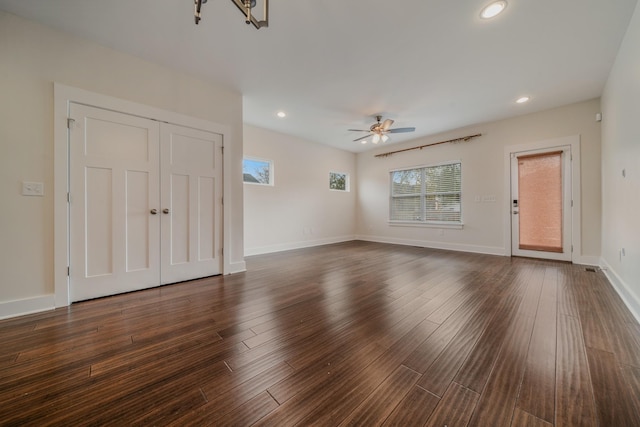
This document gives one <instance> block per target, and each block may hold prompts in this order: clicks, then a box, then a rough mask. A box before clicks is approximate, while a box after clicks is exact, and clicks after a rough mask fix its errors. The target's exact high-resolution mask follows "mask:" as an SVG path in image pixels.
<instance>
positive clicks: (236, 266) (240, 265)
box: [225, 261, 247, 274]
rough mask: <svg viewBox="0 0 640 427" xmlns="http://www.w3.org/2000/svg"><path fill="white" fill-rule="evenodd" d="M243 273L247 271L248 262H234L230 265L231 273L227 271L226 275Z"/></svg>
mask: <svg viewBox="0 0 640 427" xmlns="http://www.w3.org/2000/svg"><path fill="white" fill-rule="evenodd" d="M243 271H247V263H246V262H244V261H240V262H232V263H230V264H229V271H226V272H225V274H235V273H242V272H243Z"/></svg>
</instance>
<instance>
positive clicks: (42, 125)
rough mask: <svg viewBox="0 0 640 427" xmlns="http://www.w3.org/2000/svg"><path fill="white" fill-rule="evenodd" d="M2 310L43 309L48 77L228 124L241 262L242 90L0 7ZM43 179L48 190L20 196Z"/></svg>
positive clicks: (49, 263)
mask: <svg viewBox="0 0 640 427" xmlns="http://www.w3.org/2000/svg"><path fill="white" fill-rule="evenodd" d="M0 58H2V59H1V60H0V94H2V95H1V96H0V199H1V200H2V209H0V272H1V273H2V280H0V317H4V316H6V315H13V314H19V313H21V312H26V311H32V310H38V309H43V308H50V307H47V304H49V302H50V301H53V299H52V298H50V296H51V295H52V294H53V292H54V288H53V233H54V227H53V198H52V196H53V193H52V188H53V166H54V163H53V83H54V82H59V83H63V84H65V85H68V86H73V87H77V88H81V89H85V90H89V91H92V92H97V93H100V94H105V95H109V96H112V97H116V98H121V99H126V100H129V101H134V102H137V103H140V104H145V105H149V106H152V107H156V108H160V109H164V110H168V111H173V112H177V113H180V114H184V115H187V116H193V117H197V118H200V119H204V120H208V121H212V122H215V123H218V124H221V125H226V126H229V127H230V128H231V141H227V144H225V145H227V147H226V150H225V156H227V157H228V158H229V159H230V162H229V164H231V165H232V167H233V170H232V171H231V175H232V176H236V177H237V180H233V182H232V183H231V189H232V191H231V193H232V194H230V195H227V197H226V199H225V202H226V203H229V204H231V208H230V209H231V212H232V215H231V216H232V218H231V225H230V227H229V229H228V230H225V233H229V234H231V239H230V241H231V247H228V248H225V251H227V250H229V251H230V253H231V262H232V263H233V264H237V265H242V264H243V262H244V261H243V260H244V258H243V256H244V249H243V236H242V233H243V224H242V203H243V199H242V190H243V188H242V182H241V176H242V172H241V163H242V161H241V158H242V97H241V95H240V94H239V93H235V92H232V91H229V90H226V89H223V88H221V87H217V86H214V85H212V84H210V83H207V82H204V81H202V80H198V79H196V78H193V77H191V76H188V75H186V74H182V73H180V72H177V71H174V70H171V69H168V68H165V67H161V66H158V65H155V64H152V63H149V62H146V61H143V60H140V59H138V58H135V57H133V56H130V55H126V54H123V53H119V52H116V51H114V50H112V49H109V48H106V47H102V46H99V45H97V44H94V43H89V42H86V41H84V40H80V39H77V38H74V37H71V36H69V35H67V34H64V33H61V32H59V31H55V30H52V29H50V28H47V27H44V26H42V25H39V24H36V23H34V22H30V21H26V20H24V19H22V18H19V17H16V16H14V15H11V14H7V13H5V12H0ZM22 181H37V182H43V183H44V188H45V196H44V197H25V196H21V195H20V191H21V182H22Z"/></svg>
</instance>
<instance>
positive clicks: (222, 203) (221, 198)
mask: <svg viewBox="0 0 640 427" xmlns="http://www.w3.org/2000/svg"><path fill="white" fill-rule="evenodd" d="M220 204H221V205H222V206H224V197H220Z"/></svg>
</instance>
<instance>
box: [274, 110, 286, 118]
mask: <svg viewBox="0 0 640 427" xmlns="http://www.w3.org/2000/svg"><path fill="white" fill-rule="evenodd" d="M276 116H278V117H280V118H281V119H284V118H285V117H287V113H285V112H284V111H278V112H277V113H276Z"/></svg>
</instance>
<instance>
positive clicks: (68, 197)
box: [67, 193, 71, 203]
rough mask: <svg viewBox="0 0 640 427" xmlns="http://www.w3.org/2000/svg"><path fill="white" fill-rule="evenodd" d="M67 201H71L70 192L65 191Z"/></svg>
mask: <svg viewBox="0 0 640 427" xmlns="http://www.w3.org/2000/svg"><path fill="white" fill-rule="evenodd" d="M67 203H71V193H67Z"/></svg>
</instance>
